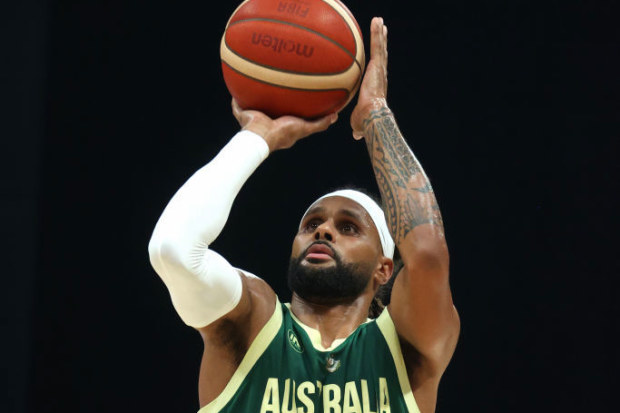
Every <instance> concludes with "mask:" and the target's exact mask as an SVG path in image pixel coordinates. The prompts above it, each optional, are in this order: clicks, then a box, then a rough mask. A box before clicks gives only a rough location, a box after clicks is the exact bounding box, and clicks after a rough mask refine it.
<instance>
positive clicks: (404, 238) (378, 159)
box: [199, 18, 460, 413]
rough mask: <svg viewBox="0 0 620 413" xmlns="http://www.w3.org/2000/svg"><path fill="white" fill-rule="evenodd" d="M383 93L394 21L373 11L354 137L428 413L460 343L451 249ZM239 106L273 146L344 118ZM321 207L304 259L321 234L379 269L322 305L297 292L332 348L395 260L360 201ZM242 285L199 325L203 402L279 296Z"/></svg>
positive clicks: (305, 237)
mask: <svg viewBox="0 0 620 413" xmlns="http://www.w3.org/2000/svg"><path fill="white" fill-rule="evenodd" d="M386 97H387V28H386V27H385V25H384V24H383V20H382V19H380V18H374V19H373V20H372V23H371V53H370V61H369V63H368V66H367V70H366V74H365V75H364V79H363V81H362V85H361V87H360V92H359V98H358V102H357V105H356V107H355V109H354V111H353V114H352V116H351V126H352V130H353V136H354V137H355V138H356V139H362V138H364V139H365V140H366V144H367V148H368V152H369V156H370V160H371V163H372V166H373V170H374V172H375V176H376V179H377V183H378V186H379V189H380V191H381V196H382V199H383V203H384V205H386V208H385V214H386V219H387V222H388V225H389V227H390V231H391V234H392V237H393V239H394V241H395V243H396V246H397V248H398V251H399V252H400V255H401V257H402V259H403V262H404V266H403V268H402V269H401V271H400V273H399V274H398V278H397V279H396V281H395V285H394V288H393V291H392V296H391V302H390V305H389V307H388V308H389V311H390V314H391V316H392V319H393V320H394V324H395V326H396V330H397V332H398V334H399V337H400V341H401V347H402V350H403V356H404V359H405V364H406V367H407V373H408V376H409V381H410V383H411V386H412V388H413V392H414V397H415V399H416V402H417V404H418V406H419V408H420V410H421V411H422V413H431V412H434V411H435V406H436V400H437V387H438V384H439V380H440V378H441V376H442V374H443V372H444V371H445V369H446V367H447V365H448V363H449V361H450V359H451V357H452V354H453V352H454V349H455V346H456V342H457V340H458V334H459V328H460V322H459V318H458V314H457V312H456V309H455V308H454V305H453V302H452V295H451V292H450V286H449V277H448V276H449V268H448V267H449V256H448V249H447V246H446V242H445V237H444V231H443V223H442V221H441V214H440V212H439V208H438V207H437V201H436V199H435V196H434V193H433V190H432V187H431V185H430V182H429V180H428V178H427V177H426V175H425V173H424V171H423V170H422V167H421V165H420V163H419V162H418V161H417V159H416V158H415V156H414V155H413V153H412V151H411V149H410V148H409V147H408V145H407V143H406V142H405V140H404V138H403V137H402V134H401V132H400V130H399V129H398V126H397V124H396V120H395V117H394V115H393V113H392V112H391V110H390V108H389V107H388V105H387V100H386ZM232 107H233V114H234V115H235V117H236V118H237V120H238V121H239V123H240V125H241V126H242V128H243V129H247V130H251V131H253V132H255V133H257V134H259V135H260V136H262V137H263V139H265V141H266V142H267V144H268V146H269V149H270V151H271V152H273V151H275V150H278V149H285V148H288V147H291V146H292V145H293V144H295V142H296V141H298V140H299V139H302V138H304V137H306V136H309V135H311V134H313V133H316V132H319V131H322V130H325V129H326V128H328V127H329V125H330V124H332V123H333V122H335V120H336V118H337V115H335V114H334V115H330V116H326V117H324V118H322V119H319V120H316V121H312V122H309V121H305V120H303V119H298V118H294V117H290V116H285V117H282V118H278V119H270V118H268V117H267V116H265V115H264V114H262V113H260V112H256V111H244V110H242V109H241V108H240V107H239V106H238V105H237V103H236V102H234V101H233V103H232ZM315 207H316V208H318V210H315V211H314V212H312V211H310V212H311V213H309V214H307V215H306V216H305V217H304V219H303V221H302V224H301V226H300V229H299V232H298V233H297V235H296V237H295V239H294V241H293V247H292V252H291V256H292V257H297V256H299V254H300V253H302V251H305V250H306V248H307V247H308V246H309V245H311V244H312V243H313V242H315V241H317V240H322V241H324V242H326V243H327V244H328V245H329V246H330V247H332V248H333V249H334V250H335V251H337V252H338V253H339V254H340V255H341V256H342V257H343V259H344V260H345V261H347V262H362V263H364V264H367V265H370V266H371V267H372V268H373V272H372V276H371V278H370V280H369V282H368V285H367V286H366V288H365V289H364V291H363V292H362V293H361V294H360V296H358V297H357V298H354V299H352V300H348V301H346V302H345V301H343V302H335V303H329V304H325V303H317V302H312V301H310V300H304V299H301V298H300V297H299V296H297V295H296V294H295V293H293V298H292V300H291V310H292V312H293V313H294V314H295V315H296V316H297V317H298V318H299V319H300V320H301V321H302V322H303V323H305V324H307V325H308V326H310V327H313V328H315V329H317V330H319V332H320V333H321V337H322V341H323V343H322V344H323V346H325V347H328V346H329V345H330V344H331V343H332V342H333V341H334V340H335V339H338V338H344V337H346V336H348V335H349V334H350V333H351V332H352V331H354V330H355V329H356V328H357V326H358V325H359V324H360V323H361V322H363V321H364V320H365V319H366V316H367V314H368V308H369V306H370V303H371V301H372V298H373V297H374V295H375V293H376V292H377V289H378V288H379V286H380V285H382V284H385V283H386V282H387V281H388V280H389V278H390V277H391V276H392V269H393V262H392V260H391V259H390V258H387V257H385V256H383V254H382V249H381V245H380V242H379V239H378V234H377V231H376V228H375V227H374V225H373V224H372V222H371V220H370V218H369V217H368V216H367V213H366V212H365V211H364V210H363V208H361V207H360V206H359V205H357V204H356V203H355V202H353V201H351V200H349V199H346V198H341V197H332V198H326V199H323V200H321V201H319V202H318V203H317V204H316V205H315ZM316 208H313V209H316ZM345 217H346V219H345ZM353 226H354V227H355V229H353V228H352V227H353ZM315 258H317V257H315ZM318 258H322V259H312V257H309V258H307V259H305V260H304V261H303V262H302V265H308V266H329V265H333V262H332V261H331V260H330V259H329V258H326V257H318ZM242 282H243V292H242V297H241V300H240V301H239V304H238V305H237V306H236V307H235V309H234V310H232V311H231V312H230V313H228V314H227V315H225V316H224V317H222V318H220V319H219V320H217V321H215V322H214V323H212V324H210V325H208V326H207V327H203V328H201V329H199V331H200V333H201V335H202V337H203V340H204V354H203V360H202V366H201V371H200V383H199V393H200V405H201V406H204V405H206V404H208V403H209V402H210V401H212V400H213V399H214V398H215V397H216V396H217V395H219V394H220V393H221V392H222V390H223V389H224V387H225V386H226V384H227V383H228V381H229V380H230V378H231V377H232V375H233V373H234V371H235V369H236V368H237V367H238V365H239V363H240V361H241V359H242V358H243V356H244V354H245V352H246V351H247V349H248V347H249V346H250V344H251V343H252V341H253V340H254V338H255V337H256V335H257V334H258V332H259V331H260V329H261V328H262V327H263V326H264V325H265V323H266V322H267V320H268V319H269V317H270V316H271V314H272V313H273V311H274V308H275V302H276V296H275V293H274V292H273V290H272V289H271V287H269V286H268V285H267V283H265V282H264V281H263V280H261V279H258V278H254V277H247V276H245V275H243V274H242Z"/></svg>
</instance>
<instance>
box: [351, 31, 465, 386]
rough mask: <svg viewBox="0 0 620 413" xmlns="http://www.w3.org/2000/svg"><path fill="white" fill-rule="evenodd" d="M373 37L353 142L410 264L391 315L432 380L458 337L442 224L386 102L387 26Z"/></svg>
mask: <svg viewBox="0 0 620 413" xmlns="http://www.w3.org/2000/svg"><path fill="white" fill-rule="evenodd" d="M371 36H372V38H371V59H370V62H369V64H368V69H367V72H366V75H365V77H364V81H363V83H362V86H361V88H360V96H359V101H358V105H357V107H356V108H355V110H354V112H353V114H352V117H351V124H352V127H353V134H354V137H355V138H356V139H360V138H361V137H364V138H365V139H366V144H367V147H368V152H369V155H370V159H371V163H372V166H373V169H374V172H375V176H376V179H377V183H378V186H379V190H380V192H381V197H382V200H383V203H384V209H385V214H386V220H387V222H388V225H389V227H390V232H391V234H392V237H393V238H394V241H395V243H396V246H397V248H398V251H399V252H400V255H401V257H402V260H403V263H404V266H403V268H402V270H401V271H400V273H399V274H398V276H397V278H396V281H395V284H394V287H393V289H392V296H391V301H390V305H389V311H390V315H391V317H392V319H393V320H394V324H395V326H396V329H397V331H398V333H399V335H400V336H401V338H402V339H404V340H406V341H407V342H408V343H410V344H411V345H412V346H413V347H414V348H415V350H416V351H417V352H418V353H419V355H420V356H421V358H422V360H421V362H423V363H425V366H426V367H428V368H429V369H430V372H431V374H434V375H437V376H440V375H441V374H442V373H443V371H444V370H445V367H446V366H447V364H448V362H449V360H450V358H451V356H452V353H453V352H454V347H455V345H456V341H457V338H458V332H459V318H458V315H457V313H456V310H455V308H454V306H453V303H452V295H451V292H450V285H449V281H448V274H449V268H448V267H449V258H448V248H447V245H446V240H445V237H444V229H443V222H442V219H441V214H440V212H439V207H438V206H437V200H436V199H435V194H434V192H433V188H432V187H431V184H430V181H429V179H428V177H427V176H426V174H425V173H424V170H423V169H422V166H421V165H420V163H419V162H418V160H417V159H416V157H415V156H414V154H413V152H412V151H411V149H410V148H409V146H408V145H407V142H406V141H405V139H404V138H403V136H402V134H401V132H400V130H399V128H398V126H397V124H396V120H395V118H394V115H393V113H392V111H391V110H390V109H389V107H388V105H387V102H386V94H387V28H386V27H385V26H384V25H383V20H382V19H373V22H372V24H371ZM428 371H429V370H427V372H428Z"/></svg>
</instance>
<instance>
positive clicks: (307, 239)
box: [288, 189, 394, 303]
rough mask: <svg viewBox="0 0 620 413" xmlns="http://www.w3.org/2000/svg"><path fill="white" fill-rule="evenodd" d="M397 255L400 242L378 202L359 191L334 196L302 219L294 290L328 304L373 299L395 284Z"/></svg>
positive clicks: (293, 257) (314, 205)
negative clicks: (392, 281) (363, 297)
mask: <svg viewBox="0 0 620 413" xmlns="http://www.w3.org/2000/svg"><path fill="white" fill-rule="evenodd" d="M393 254H394V241H393V240H392V238H391V237H390V233H389V230H388V227H387V224H386V222H385V216H384V214H383V211H382V210H381V207H380V206H379V205H378V204H377V202H376V201H374V200H373V199H372V198H370V197H369V196H368V195H366V194H364V193H362V192H360V191H357V190H351V189H345V190H339V191H335V192H331V193H329V194H327V195H324V196H322V197H320V198H319V199H317V200H316V201H315V202H314V203H312V205H311V206H310V207H309V208H308V210H307V211H306V213H305V214H304V216H303V218H302V220H301V223H300V225H299V230H298V232H297V235H296V237H295V240H294V242H293V250H292V253H291V260H290V263H289V273H288V283H289V287H290V289H291V290H292V291H293V292H294V293H295V294H297V295H298V296H300V297H301V298H303V299H306V300H309V301H313V302H322V303H338V302H347V301H352V300H354V299H355V298H357V297H359V296H360V295H362V294H364V293H368V294H369V295H371V296H372V295H374V294H375V293H376V291H377V290H378V288H379V287H380V286H381V285H383V284H385V283H387V281H388V280H389V279H390V276H391V274H392V269H393V261H392V258H393Z"/></svg>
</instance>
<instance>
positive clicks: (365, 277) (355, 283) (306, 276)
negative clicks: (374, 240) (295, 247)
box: [288, 251, 373, 304]
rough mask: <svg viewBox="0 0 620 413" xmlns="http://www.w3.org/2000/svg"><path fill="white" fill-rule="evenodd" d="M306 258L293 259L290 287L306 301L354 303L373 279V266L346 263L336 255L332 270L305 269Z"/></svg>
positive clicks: (327, 268)
mask: <svg viewBox="0 0 620 413" xmlns="http://www.w3.org/2000/svg"><path fill="white" fill-rule="evenodd" d="M305 256H306V251H304V252H303V253H302V254H300V255H299V256H298V257H291V260H290V262H289V266H288V287H289V289H290V290H291V291H292V292H294V293H295V294H297V295H298V296H299V297H301V298H303V299H304V300H306V301H310V302H314V303H319V304H335V303H340V302H350V301H353V300H354V299H355V298H357V297H359V296H360V294H361V293H362V291H364V289H365V288H366V286H367V285H368V282H369V281H370V278H371V276H372V272H373V267H372V265H369V264H366V265H364V264H361V263H356V264H352V263H344V262H343V261H342V259H341V258H340V256H339V255H338V254H336V253H335V252H334V256H333V258H334V261H335V263H334V264H332V265H330V266H328V267H314V266H309V265H302V264H301V262H302V261H303V259H304V257H305Z"/></svg>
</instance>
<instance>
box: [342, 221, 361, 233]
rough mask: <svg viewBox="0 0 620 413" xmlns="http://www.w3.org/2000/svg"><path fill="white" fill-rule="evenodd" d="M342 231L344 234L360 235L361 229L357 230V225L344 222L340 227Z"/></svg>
mask: <svg viewBox="0 0 620 413" xmlns="http://www.w3.org/2000/svg"><path fill="white" fill-rule="evenodd" d="M340 231H341V232H342V233H343V234H357V233H359V229H358V228H357V225H355V224H353V223H351V222H344V223H343V224H342V225H340Z"/></svg>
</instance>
